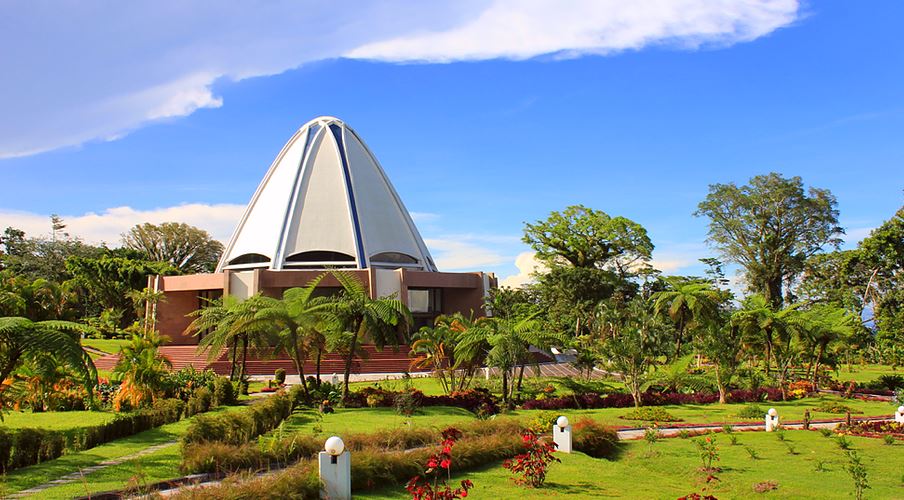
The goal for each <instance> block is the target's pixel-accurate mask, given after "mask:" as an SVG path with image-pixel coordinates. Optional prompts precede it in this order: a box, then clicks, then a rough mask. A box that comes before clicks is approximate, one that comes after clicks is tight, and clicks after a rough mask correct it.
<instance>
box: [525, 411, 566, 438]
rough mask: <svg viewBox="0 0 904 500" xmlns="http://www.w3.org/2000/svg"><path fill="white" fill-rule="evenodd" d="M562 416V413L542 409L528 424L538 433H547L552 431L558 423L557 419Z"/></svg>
mask: <svg viewBox="0 0 904 500" xmlns="http://www.w3.org/2000/svg"><path fill="white" fill-rule="evenodd" d="M560 416H561V414H560V413H557V412H553V411H541V412H540V413H537V415H535V416H534V418H532V419H531V421H530V422H528V424H527V428H528V429H530V430H532V431H534V432H536V433H537V434H547V433H549V432H551V431H552V427H553V426H554V425H556V420H558V419H559V417H560Z"/></svg>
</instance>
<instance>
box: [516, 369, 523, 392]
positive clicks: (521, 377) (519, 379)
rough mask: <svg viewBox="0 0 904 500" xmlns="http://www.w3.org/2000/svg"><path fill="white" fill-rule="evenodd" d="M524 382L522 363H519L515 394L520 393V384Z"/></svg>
mask: <svg viewBox="0 0 904 500" xmlns="http://www.w3.org/2000/svg"><path fill="white" fill-rule="evenodd" d="M523 380H524V363H521V368H520V370H519V371H518V388H517V389H515V392H521V382H522V381H523Z"/></svg>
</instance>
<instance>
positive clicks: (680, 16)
mask: <svg viewBox="0 0 904 500" xmlns="http://www.w3.org/2000/svg"><path fill="white" fill-rule="evenodd" d="M797 11H798V3H797V1H795V0H774V1H773V0H767V1H761V0H715V1H703V0H658V1H645V2H625V1H624V0H583V1H572V2H567V3H562V2H555V1H546V0H498V1H496V2H493V3H492V4H491V5H490V6H489V8H487V9H485V10H483V11H482V12H480V13H479V14H478V15H477V16H475V17H474V18H473V19H471V20H469V21H468V22H466V23H464V24H462V25H460V26H456V27H454V28H453V29H448V30H442V31H432V32H429V31H426V32H421V33H416V34H406V35H402V36H398V37H395V38H392V39H390V40H381V41H377V42H373V43H370V44H367V45H364V46H363V47H359V48H357V49H355V50H352V51H350V52H348V53H346V55H348V56H349V57H363V58H371V59H378V60H387V61H431V62H447V61H454V60H480V59H492V58H500V57H504V58H511V59H527V58H530V57H535V56H538V55H542V54H554V53H555V54H557V55H559V56H560V57H575V56H579V55H583V54H609V53H612V52H617V51H623V50H628V49H639V48H642V47H645V46H648V45H652V44H663V43H672V44H675V45H680V46H683V47H688V48H697V47H699V46H701V45H704V44H724V45H729V44H733V43H737V42H743V41H748V40H753V39H755V38H758V37H760V36H763V35H765V34H768V33H770V32H772V31H774V30H776V29H778V28H780V27H782V26H786V25H787V24H789V23H791V22H792V21H794V20H795V19H796V17H797Z"/></svg>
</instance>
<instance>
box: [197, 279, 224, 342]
mask: <svg viewBox="0 0 904 500" xmlns="http://www.w3.org/2000/svg"><path fill="white" fill-rule="evenodd" d="M222 298H223V290H201V291H200V292H199V293H198V310H201V309H206V308H208V307H210V306H211V305H214V304H216V303H217V302H218V301H219V300H220V299H222ZM213 330H214V327H210V328H207V329H206V330H201V331H199V332H198V340H199V341H200V340H201V339H203V338H204V336H205V335H208V334H209V333H211V332H212V331H213Z"/></svg>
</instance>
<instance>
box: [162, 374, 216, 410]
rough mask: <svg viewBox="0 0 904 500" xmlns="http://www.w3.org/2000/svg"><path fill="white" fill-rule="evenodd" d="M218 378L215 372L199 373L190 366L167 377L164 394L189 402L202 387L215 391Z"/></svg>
mask: <svg viewBox="0 0 904 500" xmlns="http://www.w3.org/2000/svg"><path fill="white" fill-rule="evenodd" d="M218 378H219V377H217V374H216V373H214V371H213V370H203V371H199V370H195V368H194V367H193V366H191V365H189V366H187V367H185V368H182V369H181V370H178V371H175V372H169V373H168V374H167V375H166V377H165V379H164V381H163V385H164V392H165V394H166V395H167V396H168V397H172V398H179V399H181V400H182V401H186V402H187V401H188V400H189V399H191V397H192V395H194V393H195V391H196V390H198V389H200V388H201V387H206V388H207V389H208V390H213V389H214V382H215V381H216V380H217V379H218Z"/></svg>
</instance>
